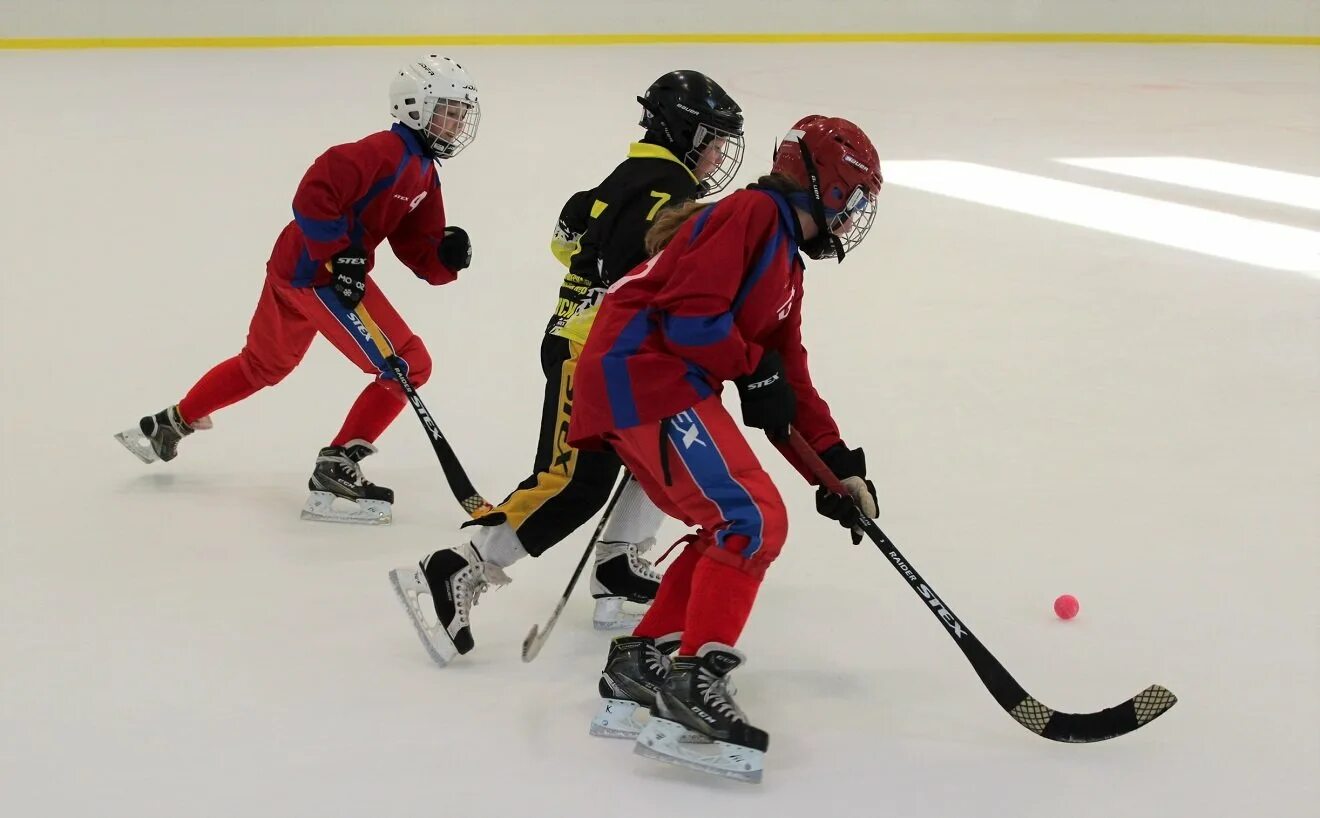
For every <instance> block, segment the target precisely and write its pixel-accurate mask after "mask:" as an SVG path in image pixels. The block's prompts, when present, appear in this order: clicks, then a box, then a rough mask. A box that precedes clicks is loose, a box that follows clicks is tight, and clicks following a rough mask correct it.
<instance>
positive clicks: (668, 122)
mask: <svg viewBox="0 0 1320 818" xmlns="http://www.w3.org/2000/svg"><path fill="white" fill-rule="evenodd" d="M637 101H638V102H640V103H641V104H642V109H643V112H642V121H641V122H639V123H638V124H639V125H641V126H642V127H644V128H646V140H647V141H648V142H653V143H655V144H657V145H660V146H661V147H664V148H668V149H669V151H670V152H671V153H673V154H674V156H676V157H678V158H679V159H680V160H681V161H682V162H683V164H684V165H687V167H688V169H689V170H691V171H692V173H693V174H694V175H695V176H696V177H697V179H698V180H699V181H700V182H701V193H702V195H709V194H712V193H718V192H719V191H721V190H723V189H724V188H725V186H727V185H728V184H729V182H730V181H732V180H733V177H734V174H736V173H737V172H738V167H739V166H740V165H742V157H743V116H742V108H739V107H738V103H736V102H734V101H733V97H731V96H729V95H728V94H727V93H726V92H725V91H724V89H723V88H721V87H720V86H719V83H717V82H715V80H713V79H711V78H710V77H708V76H706V75H705V74H703V73H701V72H700V71H671V72H669V73H668V74H665V75H664V76H663V77H661V78H660V79H658V80H656V81H655V82H653V83H651V87H650V88H647V89H646V96H642V97H638V98H637Z"/></svg>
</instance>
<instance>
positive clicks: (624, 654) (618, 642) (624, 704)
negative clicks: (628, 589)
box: [591, 636, 677, 738]
mask: <svg viewBox="0 0 1320 818" xmlns="http://www.w3.org/2000/svg"><path fill="white" fill-rule="evenodd" d="M656 642H657V640H655V639H650V638H648V637H645V636H620V637H617V638H616V639H615V640H614V641H613V642H611V643H610V654H609V656H608V657H607V658H606V659H605V669H604V670H602V671H601V672H600V684H599V686H598V687H599V690H600V698H601V703H600V710H598V711H597V712H596V717H595V718H594V719H592V720H591V735H593V736H603V737H605V738H637V734H638V733H640V732H641V731H642V727H643V725H645V723H646V715H645V714H646V712H647V710H648V709H649V708H651V707H653V706H655V694H656V691H658V690H659V689H660V685H661V684H663V683H664V680H665V676H666V675H668V673H669V657H668V656H666V655H665V654H666V651H665V648H663V647H659V646H657V644H656ZM667 647H669V648H670V650H677V643H676V642H674V643H673V644H671V645H667Z"/></svg>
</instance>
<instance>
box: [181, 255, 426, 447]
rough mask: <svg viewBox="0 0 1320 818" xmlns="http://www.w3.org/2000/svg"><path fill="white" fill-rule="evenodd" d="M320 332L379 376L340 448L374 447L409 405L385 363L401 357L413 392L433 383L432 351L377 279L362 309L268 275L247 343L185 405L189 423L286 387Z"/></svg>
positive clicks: (207, 377)
mask: <svg viewBox="0 0 1320 818" xmlns="http://www.w3.org/2000/svg"><path fill="white" fill-rule="evenodd" d="M318 333H319V334H321V335H324V336H325V337H326V339H327V340H329V341H330V343H332V344H334V346H335V348H336V349H338V350H339V351H340V352H342V353H344V355H345V356H347V357H348V359H349V360H350V361H352V362H353V363H355V364H357V366H358V368H359V369H361V370H362V371H363V372H366V373H368V374H371V375H375V376H376V380H375V381H374V382H373V383H371V384H369V385H368V386H367V388H366V389H365V390H363V392H362V394H361V395H360V396H359V397H358V400H357V402H356V403H355V404H354V405H353V408H352V409H351V410H350V411H349V415H348V418H347V419H346V420H345V422H344V428H343V429H341V430H340V433H339V435H338V436H337V437H336V438H335V440H334V444H335V445H343V444H345V443H347V442H348V441H350V440H354V439H359V440H365V441H367V442H368V443H370V442H374V441H375V439H376V438H377V437H378V436H379V435H380V433H381V432H383V431H384V430H385V428H386V427H387V426H388V425H389V424H390V422H391V421H393V420H394V418H395V417H397V416H398V414H399V412H400V411H401V410H402V409H403V406H404V403H405V398H404V396H403V390H402V389H401V388H400V387H399V385H398V384H397V383H396V382H395V381H394V377H393V375H391V374H389V373H388V372H387V371H386V365H385V359H386V358H387V357H389V356H390V355H397V356H398V357H399V358H400V360H402V361H403V362H404V369H405V370H406V371H407V373H408V380H409V381H411V382H412V384H413V386H421V385H422V384H424V383H426V381H427V379H428V378H429V377H430V375H431V356H430V355H429V354H428V353H427V351H426V347H425V346H424V345H423V344H422V341H421V339H420V338H418V337H417V336H416V335H413V333H412V330H411V329H409V328H408V325H407V324H406V323H404V320H403V319H402V318H401V317H400V316H399V314H398V313H397V312H396V311H395V310H394V307H393V306H392V305H391V304H390V302H389V300H388V299H387V298H386V297H385V294H384V293H383V292H381V290H380V288H379V287H378V286H377V285H376V283H375V282H374V281H368V284H367V292H366V295H365V296H364V297H363V299H362V303H360V304H358V306H357V309H354V310H348V309H345V308H344V307H343V305H342V304H340V303H339V300H338V298H336V297H335V294H334V292H333V291H332V290H331V289H330V288H329V287H317V288H307V287H293V286H290V285H289V284H288V282H286V281H283V280H282V279H277V278H275V277H272V276H267V277H266V282H265V286H264V287H263V289H262V291H261V300H260V301H258V302H257V309H256V312H255V313H254V314H253V315H252V322H251V324H250V326H249V327H248V337H247V344H246V345H244V347H243V350H242V351H241V352H239V354H238V355H236V356H235V357H233V358H230V359H229V360H227V361H224V362H222V363H220V364H218V365H217V366H215V367H214V368H213V369H212V370H211V371H210V372H208V373H206V375H204V376H203V377H202V379H201V380H200V381H198V382H197V384H196V385H195V386H194V387H193V388H192V389H191V390H190V391H189V392H188V395H187V396H186V397H184V399H183V400H182V401H180V403H179V413H180V415H182V416H183V420H184V422H185V423H192V422H193V421H195V420H197V419H198V418H201V417H203V416H205V415H209V414H210V413H211V412H214V411H216V410H217V409H220V408H222V407H225V406H228V405H230V404H232V403H236V402H238V401H240V400H243V399H244V398H246V397H248V396H250V395H252V394H253V393H255V392H257V391H258V390H260V389H262V388H264V387H267V386H273V385H275V384H277V383H279V382H280V381H282V380H283V379H284V377H285V376H286V375H288V374H289V373H290V372H292V371H293V370H294V368H295V367H296V366H298V364H299V363H300V362H301V361H302V359H303V356H304V355H306V354H307V350H308V348H309V347H310V346H311V344H312V339H313V338H315V337H316V335H317V334H318Z"/></svg>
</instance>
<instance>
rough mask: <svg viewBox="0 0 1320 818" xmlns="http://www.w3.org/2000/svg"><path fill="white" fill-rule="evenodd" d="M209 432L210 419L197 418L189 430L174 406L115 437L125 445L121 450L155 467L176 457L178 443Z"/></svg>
mask: <svg viewBox="0 0 1320 818" xmlns="http://www.w3.org/2000/svg"><path fill="white" fill-rule="evenodd" d="M210 428H211V417H210V415H207V416H206V417H200V418H198V419H197V420H195V421H193V422H192V425H191V426H190V425H188V424H187V423H184V422H183V418H182V417H180V415H179V406H178V404H175V405H174V406H171V407H170V408H168V409H162V410H160V411H159V412H157V413H156V414H154V415H147V416H146V417H144V418H142V420H140V421H138V425H137V428H135V429H127V430H125V431H122V432H120V433H118V434H116V435H115V440H118V441H119V442H120V443H122V444H124V448H126V449H128V450H129V451H130V452H132V453H133V454H134V455H136V456H137V459H138V460H141V461H142V462H143V463H155V462H156V461H157V460H163V461H166V462H168V461H170V460H173V459H174V458H175V457H176V456H177V455H178V454H179V441H180V440H183V439H184V438H185V437H187V436H188V435H190V434H192V433H193V432H195V431H197V430H198V429H210Z"/></svg>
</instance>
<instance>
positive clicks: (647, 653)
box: [642, 642, 669, 676]
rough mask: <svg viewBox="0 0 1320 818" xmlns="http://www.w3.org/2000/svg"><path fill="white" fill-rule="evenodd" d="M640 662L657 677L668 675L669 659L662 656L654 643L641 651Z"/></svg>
mask: <svg viewBox="0 0 1320 818" xmlns="http://www.w3.org/2000/svg"><path fill="white" fill-rule="evenodd" d="M642 661H643V662H644V663H645V664H646V669H647V670H650V671H652V672H654V673H655V674H656V675H657V676H664V675H665V674H667V673H669V657H668V656H666V655H664V653H663V652H661V650H660V649H659V648H657V647H656V646H655V643H654V642H651V643H649V644H647V645H646V646H645V647H644V649H643V650H642Z"/></svg>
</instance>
